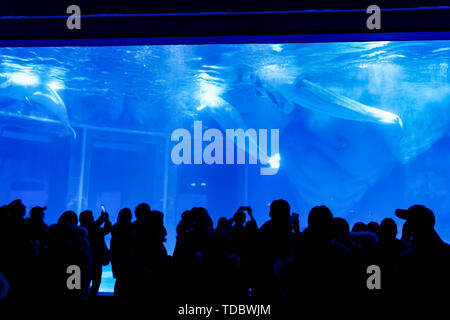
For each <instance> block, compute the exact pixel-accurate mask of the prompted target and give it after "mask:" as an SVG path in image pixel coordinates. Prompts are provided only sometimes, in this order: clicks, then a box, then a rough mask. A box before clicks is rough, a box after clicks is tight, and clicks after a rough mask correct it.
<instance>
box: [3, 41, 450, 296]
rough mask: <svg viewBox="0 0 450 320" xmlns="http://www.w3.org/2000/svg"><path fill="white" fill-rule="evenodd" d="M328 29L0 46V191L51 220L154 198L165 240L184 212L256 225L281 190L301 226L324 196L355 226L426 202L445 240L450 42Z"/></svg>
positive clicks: (449, 185)
mask: <svg viewBox="0 0 450 320" xmlns="http://www.w3.org/2000/svg"><path fill="white" fill-rule="evenodd" d="M318 37H319V36H318ZM413 37H414V36H411V38H413ZM336 38H337V40H336V39H334V40H333V41H332V42H315V41H314V37H312V36H310V37H307V38H303V41H301V42H300V41H299V43H295V41H289V42H290V43H287V42H285V41H283V39H284V40H286V38H282V37H280V38H276V37H274V38H272V40H270V39H269V40H267V38H265V39H266V40H265V41H263V42H265V43H250V42H251V41H248V42H249V43H242V42H243V41H242V39H241V40H239V41H236V43H224V44H215V43H204V44H199V43H197V44H194V43H191V44H173V43H171V44H164V43H163V42H164V41H159V43H158V44H139V45H131V44H130V43H129V42H127V40H126V39H124V40H116V41H109V43H107V45H103V44H104V43H103V44H102V45H97V44H96V42H95V40H89V41H87V42H86V41H85V42H84V43H83V44H82V45H78V43H77V41H75V40H74V41H73V43H71V44H70V45H67V43H66V44H64V45H61V44H60V45H58V43H57V42H56V44H53V45H52V42H51V41H47V40H46V41H45V46H41V45H40V43H39V41H35V42H34V43H35V45H30V43H28V44H27V45H26V46H20V45H19V46H18V45H17V43H15V44H14V46H8V45H7V43H2V46H3V47H1V48H0V57H1V58H0V63H1V65H0V100H1V104H0V106H1V107H0V119H1V120H0V144H1V148H0V188H1V192H0V200H1V202H2V203H8V202H10V201H12V200H14V199H17V198H21V199H23V201H24V203H25V204H26V205H27V208H28V209H30V208H31V207H32V206H34V205H45V206H47V207H48V209H47V211H46V222H47V223H55V222H56V220H57V218H58V217H59V215H60V214H61V213H62V212H63V211H65V210H68V209H71V210H74V211H76V212H80V211H82V210H84V209H91V210H94V212H95V215H96V216H98V215H99V214H100V206H101V204H104V205H105V208H106V210H107V211H108V212H109V213H110V219H111V221H112V222H113V223H114V222H115V220H116V218H117V213H118V211H119V210H120V209H121V208H124V207H129V208H131V209H133V210H134V208H135V207H136V206H137V205H138V204H139V203H141V202H147V203H149V204H150V205H151V207H152V208H154V209H156V210H161V211H162V212H163V213H164V215H165V216H164V219H165V225H166V228H167V231H168V236H167V242H166V247H167V249H168V251H169V252H171V251H172V250H173V248H174V245H175V236H176V224H177V222H178V221H179V219H180V217H181V214H182V213H183V211H184V210H186V209H190V208H191V207H194V206H203V207H205V208H207V209H208V211H209V213H210V214H211V217H212V218H213V220H214V222H215V223H216V222H217V220H218V219H219V218H220V217H222V216H225V217H231V216H232V214H233V213H234V212H235V211H236V209H237V208H238V207H239V206H242V205H243V206H251V207H252V208H253V212H254V216H255V219H256V220H257V222H258V223H259V224H261V223H262V222H264V221H265V220H267V219H268V211H269V210H268V204H269V203H270V202H271V201H272V200H274V199H279V198H283V199H286V200H288V201H289V202H290V204H291V208H292V211H293V212H298V213H299V215H300V224H301V228H304V227H305V225H306V221H307V214H308V212H309V210H310V209H311V207H313V206H315V205H320V204H325V205H327V206H328V207H329V208H330V209H331V210H332V212H333V214H334V215H335V216H341V217H344V218H346V219H347V220H348V221H349V223H350V224H353V223H355V222H357V221H366V222H369V221H377V222H380V219H382V218H384V217H392V218H394V219H397V218H396V217H395V215H394V211H395V209H396V208H407V207H409V206H411V205H413V204H416V203H418V204H424V205H426V206H427V207H429V208H430V209H432V210H433V211H434V213H435V216H436V226H437V231H438V232H439V234H440V235H441V236H442V238H443V239H444V240H445V241H447V242H448V241H450V214H449V213H448V208H450V167H449V166H448V164H449V163H450V136H449V133H450V71H449V63H450V40H444V39H440V40H432V39H428V40H414V39H406V40H405V39H402V41H397V40H395V39H394V38H393V37H389V36H387V37H386V38H387V40H383V41H380V40H379V39H378V40H377V41H355V39H350V40H352V41H348V40H349V39H347V40H346V39H344V38H345V36H340V35H336ZM289 39H292V38H289ZM305 39H306V40H305ZM277 40H278V41H277ZM113 42H114V43H113ZM188 42H189V41H188ZM199 42H201V41H199ZM227 42H231V41H227ZM100 43H101V41H100ZM397 222H399V223H400V220H397ZM101 290H102V291H106V292H112V291H113V280H112V275H111V272H110V269H105V270H104V273H103V281H102V288H101Z"/></svg>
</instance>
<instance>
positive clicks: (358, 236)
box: [349, 222, 378, 256]
mask: <svg viewBox="0 0 450 320" xmlns="http://www.w3.org/2000/svg"><path fill="white" fill-rule="evenodd" d="M373 228H374V225H373V224H372V229H373ZM349 237H350V239H351V240H352V241H353V242H355V243H356V244H358V245H360V246H361V247H362V248H363V249H364V251H365V252H366V255H368V256H370V254H371V251H372V248H373V246H374V245H375V243H377V241H378V236H377V235H376V234H375V233H373V232H371V231H370V230H369V228H368V227H367V225H366V224H365V223H364V222H356V223H355V224H354V225H353V228H352V232H350V233H349Z"/></svg>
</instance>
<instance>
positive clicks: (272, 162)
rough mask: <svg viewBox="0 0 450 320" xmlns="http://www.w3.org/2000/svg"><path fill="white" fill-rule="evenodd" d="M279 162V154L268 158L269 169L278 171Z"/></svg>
mask: <svg viewBox="0 0 450 320" xmlns="http://www.w3.org/2000/svg"><path fill="white" fill-rule="evenodd" d="M280 160H281V157H280V154H279V153H277V154H276V155H274V156H271V157H270V158H269V165H270V167H271V168H273V169H278V168H279V167H280Z"/></svg>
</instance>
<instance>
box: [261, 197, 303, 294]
mask: <svg viewBox="0 0 450 320" xmlns="http://www.w3.org/2000/svg"><path fill="white" fill-rule="evenodd" d="M290 211H291V208H290V206H289V203H288V202H287V201H286V200H283V199H279V200H274V201H272V203H271V204H270V212H269V217H270V220H269V221H267V222H265V223H264V224H263V225H262V226H261V228H260V229H259V231H258V234H259V237H258V238H259V239H258V243H259V248H258V255H259V256H258V266H259V267H258V270H255V271H256V272H258V278H259V281H258V283H257V284H256V287H255V290H254V295H255V296H257V297H258V298H261V299H275V298H276V297H279V292H278V291H279V289H278V288H277V284H276V282H275V276H274V272H273V270H274V265H275V263H276V262H277V261H278V260H282V259H286V258H288V257H289V255H290V251H291V249H292V248H293V246H294V244H295V239H294V236H293V233H292V226H291V214H290Z"/></svg>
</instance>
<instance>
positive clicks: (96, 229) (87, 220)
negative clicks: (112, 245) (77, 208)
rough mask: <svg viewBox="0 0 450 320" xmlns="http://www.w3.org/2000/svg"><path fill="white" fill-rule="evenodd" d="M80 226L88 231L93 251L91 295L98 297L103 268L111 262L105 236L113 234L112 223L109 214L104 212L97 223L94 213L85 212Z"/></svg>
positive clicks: (82, 214) (81, 215) (81, 214)
mask: <svg viewBox="0 0 450 320" xmlns="http://www.w3.org/2000/svg"><path fill="white" fill-rule="evenodd" d="M80 225H81V226H82V227H84V228H86V229H87V230H88V240H89V245H90V247H91V250H92V267H91V280H92V285H91V288H90V290H89V295H90V296H96V295H97V294H98V289H99V288H100V283H101V281H102V270H103V266H104V265H105V266H106V265H108V263H109V261H110V253H109V250H108V247H107V246H106V243H105V236H106V235H107V234H108V233H110V232H111V222H110V221H109V215H108V213H106V212H104V211H102V213H101V215H100V217H99V218H98V219H97V220H96V221H95V220H94V215H93V214H92V211H90V210H85V211H83V212H82V213H80ZM102 226H103V227H102Z"/></svg>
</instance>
